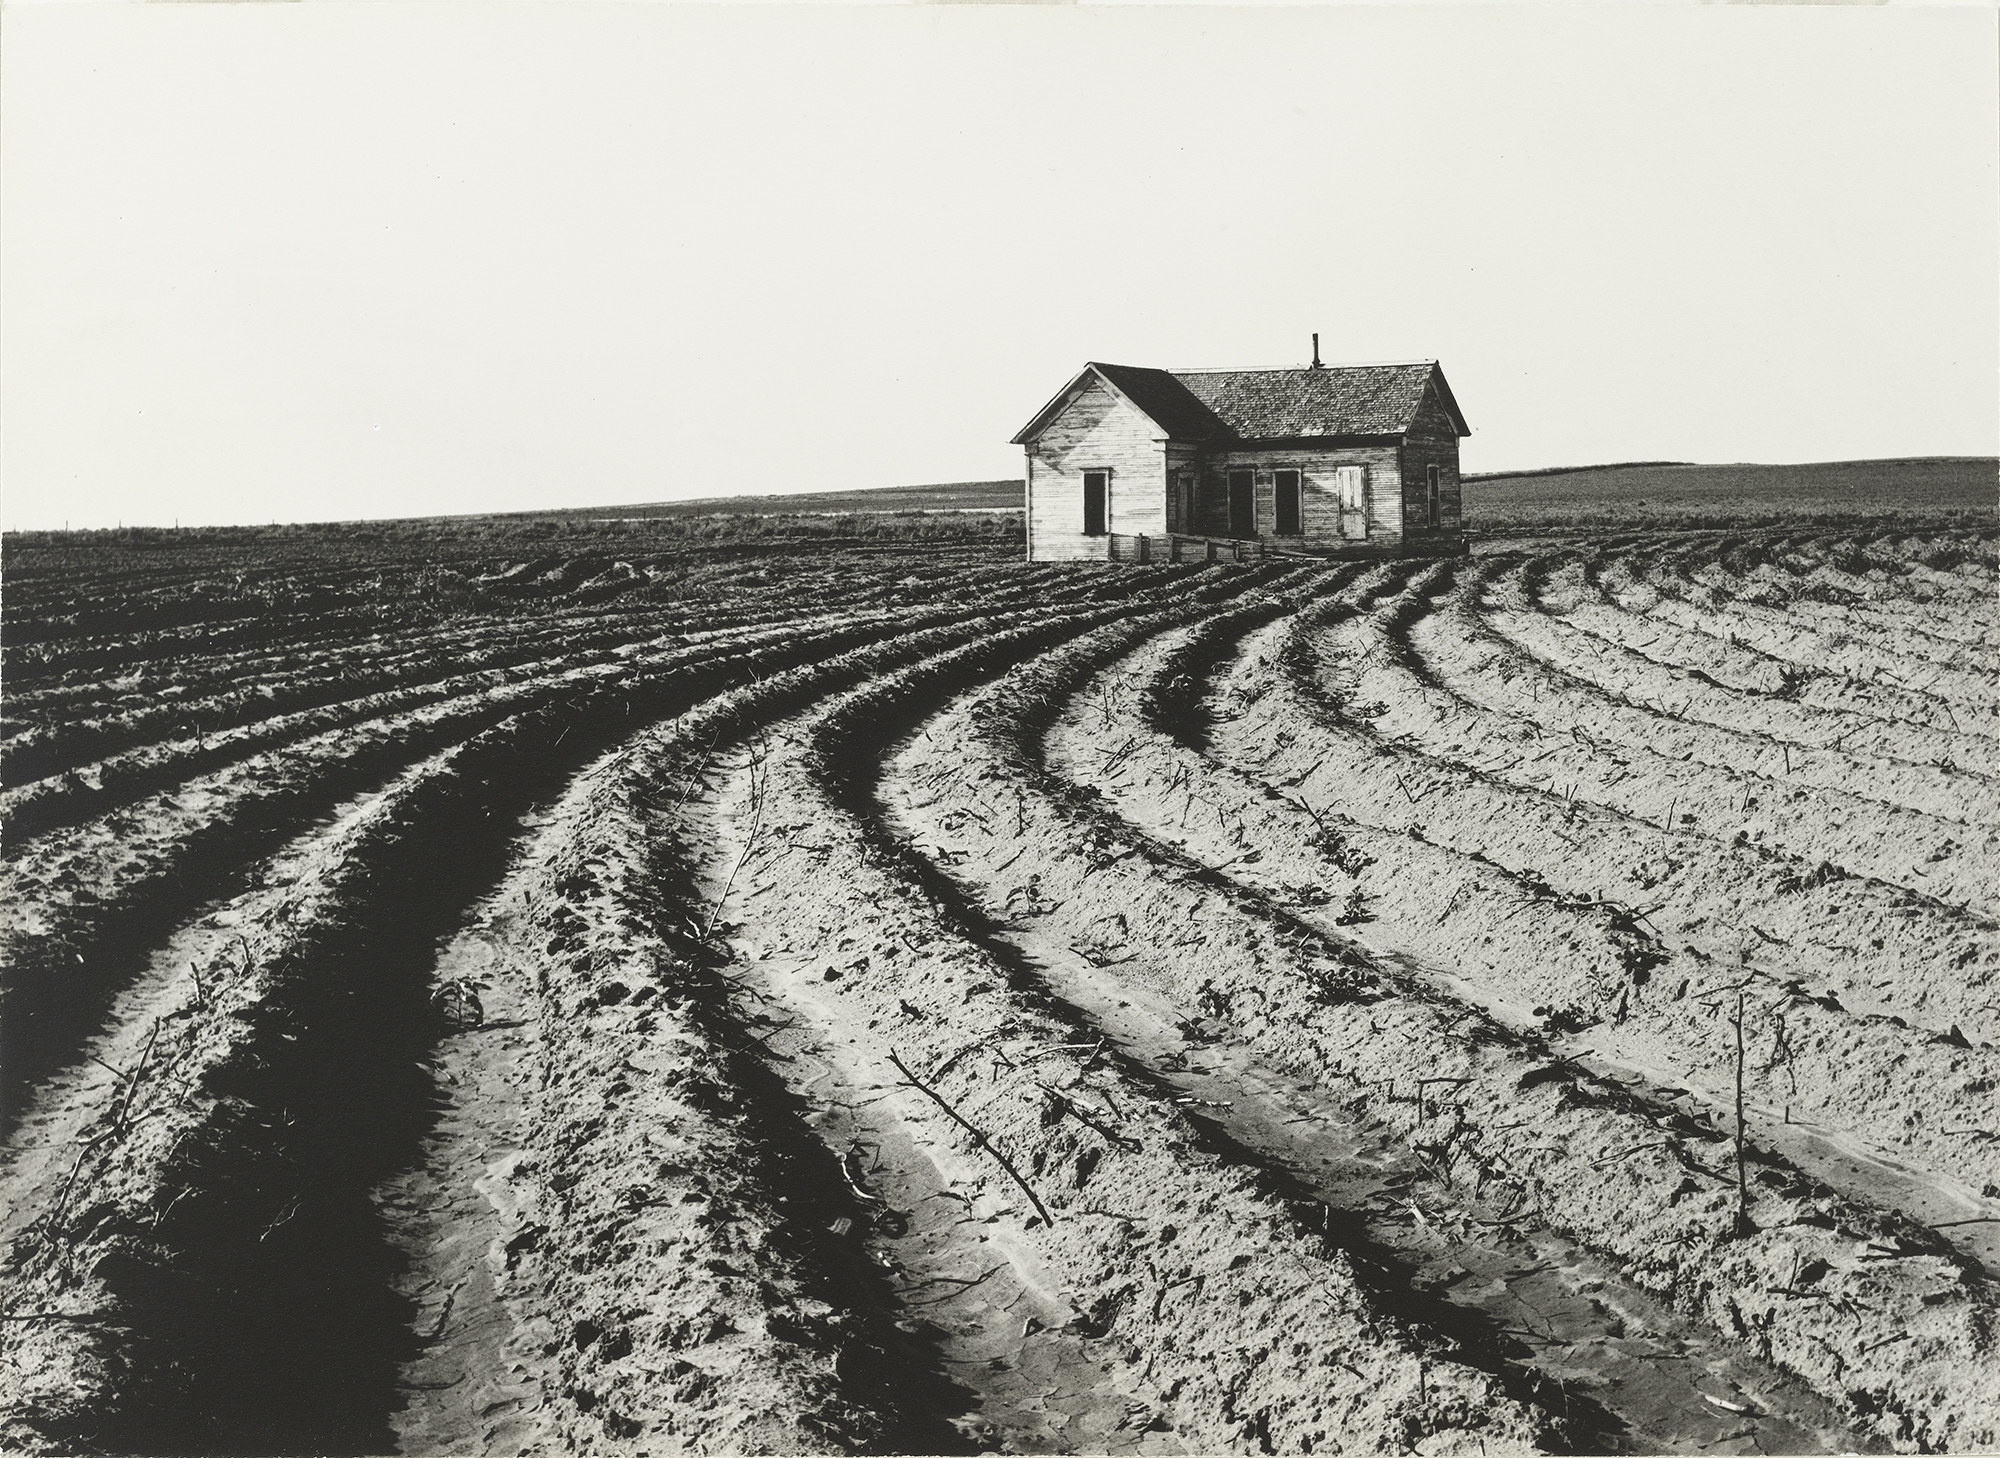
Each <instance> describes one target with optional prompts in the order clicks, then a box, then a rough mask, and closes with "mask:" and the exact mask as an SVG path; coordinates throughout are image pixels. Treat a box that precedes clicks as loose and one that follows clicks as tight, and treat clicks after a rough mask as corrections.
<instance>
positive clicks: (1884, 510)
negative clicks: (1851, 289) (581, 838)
mask: <svg viewBox="0 0 2000 1458" xmlns="http://www.w3.org/2000/svg"><path fill="white" fill-rule="evenodd" d="M1021 499H1022V483H1021V482H1020V481H1018V480H1010V481H950V482H943V483H938V484H933V485H923V486H884V487H878V488H875V489H873V490H863V491H814V492H803V493H798V494H786V495H782V496H713V497H703V498H700V499H698V500H692V501H661V502H649V503H646V504H644V505H637V506H601V507H585V508H577V509H574V510H569V511H560V512H537V513H534V515H536V516H545V517H557V518H569V519H572V520H579V519H581V520H591V519H595V520H602V519H606V518H614V519H631V518H654V517H664V518H683V517H702V516H721V515H738V514H740V515H745V516H773V515H793V514H806V515H819V514H827V515H832V514H847V513H868V514H873V513H892V512H909V511H930V512H948V511H1019V510H1020V509H1021ZM1996 503H2000V462H1996V461H1995V460H1994V459H1993V458H1991V457H1978V456H1946V457H1939V456H1933V457H1922V458H1907V459H1900V460H1883V461H1822V462H1816V463H1811V464H1806V465H1789V466H1762V465H1733V466H1705V465H1681V464H1671V463H1653V464H1647V465H1614V466H1580V467H1573V468H1572V467H1562V468H1557V469H1552V470H1547V471H1526V472H1519V473H1515V474H1512V475H1492V476H1481V475H1470V476H1468V477H1467V478H1466V481H1465V517H1466V524H1467V525H1468V526H1469V527H1471V528H1473V529H1474V530H1475V531H1480V532H1489V533H1495V534H1501V535H1508V536H1513V535H1518V534H1521V533H1533V532H1561V531H1586V530H1593V529H1602V528H1633V529H1648V528H1651V529H1672V528H1675V527H1688V528H1696V527H1731V526H1759V525H1782V524H1784V523H1787V522H1792V521H1798V522H1803V523H1818V524H1828V525H1833V524H1838V523H1841V522H1845V521H1850V520H1855V519H1858V518H1863V517H1868V518H1880V517H1883V516H1897V517H1904V516H1907V517H1911V518H1914V519H1918V520H1923V521H1939V520H1951V519H1959V518H1966V517H1971V518H1978V517H1981V516H1988V517H1990V516H1992V515H1994V514H1995V511H1996Z"/></svg>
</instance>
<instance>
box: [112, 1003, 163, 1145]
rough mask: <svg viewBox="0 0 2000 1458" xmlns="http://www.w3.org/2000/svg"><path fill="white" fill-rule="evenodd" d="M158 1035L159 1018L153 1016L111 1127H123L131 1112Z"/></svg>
mask: <svg viewBox="0 0 2000 1458" xmlns="http://www.w3.org/2000/svg"><path fill="white" fill-rule="evenodd" d="M159 1036H160V1020H159V1019H158V1018H154V1019H153V1031H152V1032H150V1033H148V1034H147V1035H146V1046H145V1048H144V1049H143V1050H141V1052H140V1054H139V1062H138V1066H137V1067H135V1068H134V1069H133V1070H132V1076H131V1078H130V1079H129V1080H127V1082H126V1084H125V1099H124V1101H123V1102H122V1103H120V1104H119V1106H118V1117H117V1119H116V1120H114V1121H113V1124H112V1127H113V1128H117V1129H122V1128H124V1127H125V1120H126V1119H127V1118H128V1117H129V1116H130V1115H131V1113H132V1099H133V1097H134V1096H135V1095H136V1094H137V1093H138V1092H139V1080H140V1079H141V1078H142V1077H144V1076H145V1073H146V1064H147V1063H148V1062H149V1061H150V1060H151V1059H152V1056H153V1044H154V1043H155V1042H156V1041H158V1039H159Z"/></svg>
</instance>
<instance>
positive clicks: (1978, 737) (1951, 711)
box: [1564, 571, 2000, 763]
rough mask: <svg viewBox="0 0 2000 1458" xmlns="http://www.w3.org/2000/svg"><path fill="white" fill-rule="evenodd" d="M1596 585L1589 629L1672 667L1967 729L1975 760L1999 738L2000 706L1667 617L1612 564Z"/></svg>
mask: <svg viewBox="0 0 2000 1458" xmlns="http://www.w3.org/2000/svg"><path fill="white" fill-rule="evenodd" d="M1596 590H1597V591H1599V592H1600V593H1601V594H1602V603H1603V607H1604V609H1605V610H1604V611H1593V612H1590V613H1589V618H1590V622H1589V626H1590V628H1591V629H1592V630H1593V631H1595V632H1597V633H1599V634H1601V635H1602V636H1604V637H1605V638H1606V639H1607V640H1609V641H1612V642H1615V643H1617V644H1619V645H1620V646H1621V647H1625V648H1629V649H1632V650H1633V651H1635V652H1638V653H1641V654H1643V655H1645V656H1647V657H1649V658H1652V659H1653V660H1655V661H1656V662H1662V663H1665V664H1667V665H1668V666H1669V667H1675V668H1682V669H1687V670H1690V671H1692V670H1695V669H1699V670H1701V671H1702V672H1704V673H1707V674H1709V675H1710V676H1711V677H1713V678H1715V679H1716V680H1717V681H1719V682H1721V683H1723V684H1724V685H1725V686H1727V687H1730V688H1734V689H1737V690H1739V691H1745V692H1752V693H1764V694H1781V695H1783V696H1785V697H1787V698H1791V699H1794V700H1796V701H1798V702H1799V703H1802V704H1807V705H1811V706H1813V707H1818V708H1825V709H1832V710H1837V711H1842V712H1851V713H1854V714H1856V715H1859V716H1862V717H1865V718H1868V719H1874V720H1880V721H1883V722H1885V723H1905V724H1911V725H1916V726H1921V727H1923V728H1926V729H1930V730H1933V731H1941V732H1944V733H1949V734H1953V735H1962V736H1965V737H1966V742H1967V743H1968V746H1969V748H1970V749H1971V750H1972V751H1973V753H1972V754H1970V755H1968V756H1967V757H1966V758H1967V761H1968V762H1972V763H1980V762H1983V761H1984V758H1985V756H1986V755H1988V754H1990V752H1991V747H1992V746H1991V741H1992V740H1993V739H1995V738H2000V711H1995V710H1992V709H1990V708H1988V709H1977V708H1975V707H1974V706H1971V705H1960V706H1957V707H1954V706H1952V705H1950V704H1947V703H1944V702H1943V701H1941V700H1937V699H1929V698H1926V697H1924V696H1923V695H1920V694H1916V693H1912V692H1910V691H1909V690H1908V689H1905V688H1901V687H1899V686H1897V685H1894V684H1886V683H1870V682H1865V681H1861V680H1856V679H1851V678H1847V677H1844V676H1841V675H1838V674H1831V673H1824V672H1820V671H1818V670H1817V669H1816V668H1815V667H1814V666H1813V665H1810V664H1798V663H1795V662H1791V661H1789V660H1785V659H1781V658H1778V657H1775V656H1774V655H1771V654H1768V653H1763V652H1760V651H1758V650H1755V649H1753V648H1750V647H1748V646H1746V645H1745V644H1743V643H1742V642H1740V641H1737V640H1736V638H1735V635H1734V632H1733V630H1732V629H1731V628H1730V627H1729V625H1728V624H1727V622H1725V621H1722V620H1719V619H1718V620H1714V621H1712V622H1710V623H1709V624H1708V625H1707V628H1706V629H1704V628H1703V627H1700V626H1697V625H1694V624H1690V623H1676V622H1671V621H1668V620H1667V619H1666V618H1665V617H1662V616H1661V615H1659V614H1658V613H1656V612H1655V609H1656V608H1659V607H1660V606H1661V604H1662V603H1663V602H1666V601H1667V599H1665V598H1664V597H1663V596H1662V595H1661V594H1659V593H1657V592H1655V591H1654V590H1653V589H1652V588H1651V587H1649V586H1647V585H1645V584H1644V583H1643V582H1640V581H1637V580H1633V579H1627V578H1624V577H1622V576H1619V575H1618V574H1617V573H1615V572H1613V571H1607V572H1606V573H1605V574H1603V576H1602V578H1601V580H1600V581H1599V582H1598V583H1597V584H1596ZM1583 606H1585V607H1588V606H1589V605H1587V604H1586V605H1583ZM1682 606H1683V607H1684V606H1685V605H1682ZM1564 612H1565V615H1566V616H1568V617H1570V618H1571V620H1572V621H1575V620H1576V619H1577V618H1578V617H1579V615H1580V614H1579V613H1578V612H1575V611H1571V610H1569V608H1568V607H1567V605H1566V604H1565V605H1564ZM1954 758H1955V760H1956V758H1957V756H1954Z"/></svg>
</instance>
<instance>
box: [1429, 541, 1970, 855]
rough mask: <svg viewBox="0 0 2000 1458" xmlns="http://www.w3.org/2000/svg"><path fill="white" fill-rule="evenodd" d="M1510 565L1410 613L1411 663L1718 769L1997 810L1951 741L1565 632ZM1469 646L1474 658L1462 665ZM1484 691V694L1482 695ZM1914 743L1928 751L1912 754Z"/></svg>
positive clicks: (1953, 818) (1965, 815)
mask: <svg viewBox="0 0 2000 1458" xmlns="http://www.w3.org/2000/svg"><path fill="white" fill-rule="evenodd" d="M1518 579H1519V572H1518V569H1517V570H1516V571H1515V572H1514V573H1510V574H1506V575H1497V576H1490V577H1488V578H1486V579H1485V580H1483V581H1481V580H1471V581H1468V582H1465V583H1462V584H1461V585H1460V587H1459V589H1458V590H1457V591H1456V592H1455V593H1454V594H1453V595H1452V597H1451V598H1449V599H1447V600H1446V601H1445V602H1443V603H1442V604H1441V605H1440V607H1441V610H1440V611H1437V612H1435V613H1433V614H1431V615H1430V616H1427V617H1424V618H1419V619H1417V620H1415V621H1414V622H1412V623H1411V624H1410V625H1409V629H1408V640H1409V643H1410V647H1411V649H1412V650H1413V652H1414V653H1415V654H1416V656H1417V659H1418V661H1419V665H1420V668H1421V670H1422V671H1423V672H1424V674H1425V676H1426V677H1427V678H1433V679H1435V681H1436V682H1437V683H1438V684H1439V686H1440V687H1443V688H1446V689H1447V690H1448V691H1449V692H1451V693H1452V694H1453V695H1454V696H1455V697H1457V698H1460V699H1462V700H1464V701H1466V702H1476V703H1479V704H1481V705H1482V706H1485V707H1491V708H1493V709H1495V710H1496V711H1497V712H1499V713H1500V714H1501V715H1502V716H1503V717H1504V716H1508V715H1514V716H1518V715H1519V714H1520V712H1521V707H1520V706H1521V696H1522V694H1523V693H1524V692H1525V693H1526V694H1528V695H1529V697H1530V702H1531V703H1532V704H1533V705H1534V706H1536V713H1537V716H1539V713H1540V709H1539V706H1540V704H1541V701H1542V696H1543V695H1544V693H1552V694H1555V695H1557V696H1558V697H1559V698H1562V699H1564V700H1570V701H1574V702H1576V703H1577V704H1578V705H1579V706H1580V710H1579V711H1580V712H1582V713H1586V714H1588V716H1589V717H1590V718H1591V719H1592V721H1593V728H1592V733H1593V735H1594V736H1595V735H1598V734H1600V733H1602V734H1603V735H1605V736H1607V737H1608V738H1609V739H1610V740H1611V741H1612V742H1614V743H1626V744H1639V745H1644V746H1647V747H1650V748H1652V749H1654V750H1655V751H1657V752H1660V753H1666V754H1671V755H1676V756H1678V755H1681V754H1683V753H1685V754H1687V755H1689V756H1690V757H1692V758H1694V759H1696V760H1699V761H1700V762H1702V763H1704V764H1708V765H1710V766H1711V767H1714V768H1717V769H1723V770H1727V771H1746V770H1747V771H1748V772H1750V773H1752V774H1755V775H1757V776H1758V777H1759V778H1761V779H1764V780H1767V781H1768V780H1779V779H1782V780H1787V781H1795V782H1797V783H1799V784H1803V785H1807V786H1812V787H1814V788H1817V789H1820V790H1825V791H1830V792H1832V793H1834V794H1837V795H1841V796H1849V797H1852V798H1855V799H1859V800H1865V801H1871V802H1874V803H1878V804H1881V805H1884V806H1890V807H1896V808H1900V809H1904V810H1909V811H1913V812H1916V813H1917V814H1920V815H1923V816H1925V817H1927V818H1929V819H1933V820H1937V821H1940V822H1948V823H1956V824H1966V823H1971V822H1981V821H1991V820H1993V819H1996V818H2000V804H1995V803H1994V800H1995V797H1996V794H1997V793H2000V780H1996V779H1995V778H1994V777H1993V776H1991V775H1989V774H1985V773H1981V772H1980V771H1979V770H1978V769H1975V768H1967V769H1964V770H1961V769H1959V768H1958V767H1957V766H1955V765H1952V764H1951V763H1950V754H1951V752H1952V751H1953V750H1956V751H1957V752H1959V753H1964V752H1965V745H1964V744H1963V742H1960V741H1954V742H1951V743H1949V744H1940V743H1939V742H1938V741H1939V736H1936V735H1933V734H1927V733H1925V731H1922V730H1918V731H1915V732H1914V733H1912V732H1911V731H1909V730H1907V729H1905V728H1903V727H1902V726H1894V725H1878V724H1876V723H1874V722H1872V721H1868V720H1859V721H1856V720H1854V719H1852V718H1851V717H1849V716H1844V715H1836V714H1831V713H1828V712H1826V711H1824V710H1815V709H1810V708H1805V707H1802V706H1799V705H1795V704H1791V703H1789V702H1786V701H1783V700H1777V701H1774V700H1773V698H1772V697H1770V696H1756V697H1752V696H1750V695H1746V694H1741V693H1738V692H1736V691H1734V690H1731V689H1728V688H1725V687H1722V686H1721V685H1718V684H1714V683H1710V682H1704V681H1703V680H1701V679H1700V678H1697V677H1694V676H1693V675H1690V674H1686V673H1681V672H1677V671H1674V670H1670V669H1666V668H1663V667H1660V666H1658V665H1656V664H1653V663H1651V662H1649V661H1647V660H1645V659H1644V658H1641V657H1639V656H1638V655H1636V654H1631V653H1627V652H1623V651H1622V650H1619V649H1617V648H1615V647H1612V646H1610V645H1607V644H1604V642H1603V640H1601V639H1596V638H1592V637H1589V636H1587V635H1585V634H1582V633H1577V632H1573V631H1571V630H1570V629H1569V627H1568V625H1567V624H1566V623H1565V622H1564V621H1563V619H1562V618H1561V617H1560V616H1557V615H1553V614H1549V613H1545V612H1541V611H1538V610H1536V609H1535V608H1534V607H1532V606H1530V604H1529V601H1528V600H1527V599H1526V597H1525V594H1523V593H1522V592H1521V591H1520V589H1519V581H1518ZM1468 654H1472V655H1477V656H1478V657H1479V662H1478V663H1476V664H1473V665H1470V666H1468V665H1467V664H1466V661H1465V660H1466V658H1467V656H1468ZM1489 690H1490V691H1491V693H1492V694H1493V696H1494V697H1493V699H1492V701H1491V702H1490V703H1489V702H1488V699H1487V697H1486V695H1487V694H1488V691H1489ZM1925 751H1929V752H1930V753H1931V754H1932V755H1934V756H1935V757H1934V758H1932V759H1930V760H1925V759H1922V758H1919V757H1918V756H1919V755H1921V754H1923V753H1924V752H1925Z"/></svg>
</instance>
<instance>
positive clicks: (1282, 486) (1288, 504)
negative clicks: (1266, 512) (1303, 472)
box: [1271, 471, 1305, 537]
mask: <svg viewBox="0 0 2000 1458" xmlns="http://www.w3.org/2000/svg"><path fill="white" fill-rule="evenodd" d="M1272 480H1273V481H1274V482H1275V483H1276V485H1275V488H1274V499H1273V501H1272V511H1273V515H1274V525H1273V526H1272V528H1271V534H1272V535H1273V536H1279V537H1296V536H1301V535H1303V534H1304V530H1305V529H1304V527H1303V526H1302V525H1301V524H1300V521H1301V513H1300V511H1299V505H1300V502H1299V473H1298V472H1297V471H1279V472H1276V473H1275V474H1274V475H1273V476H1272Z"/></svg>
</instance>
